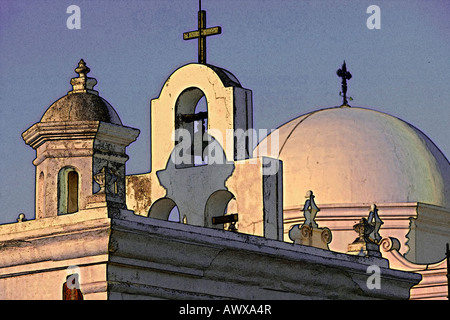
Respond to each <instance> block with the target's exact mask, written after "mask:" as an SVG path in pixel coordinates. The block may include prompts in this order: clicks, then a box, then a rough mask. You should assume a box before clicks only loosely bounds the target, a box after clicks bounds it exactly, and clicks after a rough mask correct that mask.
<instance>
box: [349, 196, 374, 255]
mask: <svg viewBox="0 0 450 320" xmlns="http://www.w3.org/2000/svg"><path fill="white" fill-rule="evenodd" d="M382 224H383V221H381V219H380V217H379V216H378V209H377V206H376V205H375V204H373V205H372V206H371V207H370V212H369V217H368V219H366V218H361V220H360V221H359V223H357V224H355V225H354V226H353V230H355V231H356V233H358V238H356V239H355V241H353V243H351V244H349V245H348V252H347V253H350V254H356V255H360V256H366V257H368V256H375V257H381V253H380V244H381V236H380V234H379V233H378V232H379V230H380V227H381V225H382Z"/></svg>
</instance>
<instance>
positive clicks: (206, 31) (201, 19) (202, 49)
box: [183, 0, 222, 64]
mask: <svg viewBox="0 0 450 320" xmlns="http://www.w3.org/2000/svg"><path fill="white" fill-rule="evenodd" d="M198 7H199V10H198V30H194V31H189V32H185V33H183V39H184V40H192V39H197V38H198V63H202V64H206V37H208V36H213V35H216V34H221V33H222V28H221V27H219V26H216V27H212V28H206V11H205V10H202V1H201V0H199V1H198Z"/></svg>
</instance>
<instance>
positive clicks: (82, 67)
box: [75, 59, 91, 77]
mask: <svg viewBox="0 0 450 320" xmlns="http://www.w3.org/2000/svg"><path fill="white" fill-rule="evenodd" d="M75 72H76V73H78V75H79V76H80V77H85V76H86V75H87V74H88V73H89V72H91V69H89V68H88V67H87V66H86V62H84V60H83V59H81V60H80V62H78V67H77V68H76V69H75Z"/></svg>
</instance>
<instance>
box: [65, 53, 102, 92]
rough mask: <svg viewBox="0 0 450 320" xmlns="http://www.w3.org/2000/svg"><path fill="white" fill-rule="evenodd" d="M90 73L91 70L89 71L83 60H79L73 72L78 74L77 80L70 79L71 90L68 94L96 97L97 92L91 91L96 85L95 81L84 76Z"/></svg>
mask: <svg viewBox="0 0 450 320" xmlns="http://www.w3.org/2000/svg"><path fill="white" fill-rule="evenodd" d="M90 71H91V69H89V67H88V66H86V63H85V62H84V60H83V59H81V60H80V62H79V63H78V67H77V68H76V69H75V72H76V73H78V78H72V80H70V84H71V85H72V87H73V90H72V91H69V92H68V94H72V93H92V94H95V95H98V91H95V90H93V88H94V86H95V85H96V84H97V80H96V79H94V78H89V77H88V76H86V75H87V74H88V73H89V72H90Z"/></svg>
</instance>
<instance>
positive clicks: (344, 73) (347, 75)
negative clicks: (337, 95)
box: [336, 60, 352, 106]
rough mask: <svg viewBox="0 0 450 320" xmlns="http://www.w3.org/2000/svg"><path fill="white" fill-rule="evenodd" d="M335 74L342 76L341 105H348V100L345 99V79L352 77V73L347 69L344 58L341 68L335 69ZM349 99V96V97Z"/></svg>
mask: <svg viewBox="0 0 450 320" xmlns="http://www.w3.org/2000/svg"><path fill="white" fill-rule="evenodd" d="M336 74H337V75H338V77H339V78H342V91H341V93H342V97H343V98H344V99H343V100H344V101H343V103H342V106H348V101H347V80H350V79H351V78H352V74H351V73H350V72H349V71H347V66H346V64H345V60H344V64H343V65H342V68H341V69H338V70H337V71H336ZM350 99H351V98H350Z"/></svg>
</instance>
